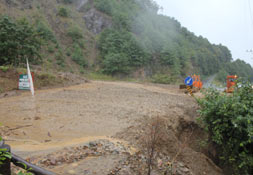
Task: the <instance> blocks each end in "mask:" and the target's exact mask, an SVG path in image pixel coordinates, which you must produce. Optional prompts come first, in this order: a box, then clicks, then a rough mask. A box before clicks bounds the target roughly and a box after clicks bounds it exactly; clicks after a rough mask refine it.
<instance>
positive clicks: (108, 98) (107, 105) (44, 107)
mask: <svg viewBox="0 0 253 175" xmlns="http://www.w3.org/2000/svg"><path fill="white" fill-rule="evenodd" d="M180 98H186V101H185V102H187V100H188V101H191V98H190V97H189V99H187V96H185V95H184V94H180V95H174V92H171V91H169V90H167V89H164V88H160V87H156V86H154V87H152V86H146V85H141V84H134V83H125V82H120V83H116V82H98V81H97V82H91V83H86V84H82V85H78V86H72V87H68V88H58V89H50V90H41V91H37V92H36V95H35V97H34V98H33V97H31V95H30V93H29V92H27V93H24V94H22V95H21V96H17V97H11V98H5V99H0V120H1V122H2V124H3V126H4V127H5V128H8V131H9V133H7V134H6V135H5V139H6V140H7V142H8V143H10V144H11V145H13V147H15V146H16V145H19V142H20V144H21V145H24V142H25V143H26V144H29V143H30V144H33V145H34V144H35V145H36V144H40V143H45V142H53V143H60V142H64V141H70V140H72V139H74V138H83V137H92V136H93V137H94V136H112V135H113V134H115V133H117V132H119V131H121V130H122V129H124V128H126V127H128V126H130V125H131V124H133V123H134V122H135V119H138V118H140V117H143V116H150V115H157V114H161V115H163V114H166V113H167V111H168V110H169V109H168V106H171V105H172V102H173V104H174V105H177V101H178V100H180ZM179 105H184V104H183V103H182V104H181V103H179ZM13 121H15V122H13Z"/></svg>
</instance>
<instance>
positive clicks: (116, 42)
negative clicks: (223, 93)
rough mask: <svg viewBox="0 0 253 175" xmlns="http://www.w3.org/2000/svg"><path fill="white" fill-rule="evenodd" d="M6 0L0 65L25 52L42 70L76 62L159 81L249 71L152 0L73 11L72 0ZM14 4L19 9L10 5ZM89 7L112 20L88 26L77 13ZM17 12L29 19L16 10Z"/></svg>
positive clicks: (97, 1)
mask: <svg viewBox="0 0 253 175" xmlns="http://www.w3.org/2000/svg"><path fill="white" fill-rule="evenodd" d="M6 3H7V4H8V5H9V6H13V9H12V8H10V9H11V10H13V14H14V15H13V14H12V15H11V17H10V16H9V17H8V16H1V18H0V44H1V45H0V46H1V47H0V66H1V65H6V64H13V65H19V64H20V63H23V62H24V60H25V58H29V60H31V62H33V64H41V65H43V66H46V68H47V69H48V68H55V67H56V68H59V69H61V70H64V71H68V70H69V71H72V67H76V66H72V64H71V63H73V62H75V63H76V64H77V65H79V66H77V67H78V68H79V69H80V71H83V70H85V69H89V70H94V68H95V69H96V71H97V70H102V72H103V73H106V74H109V75H119V74H120V75H124V76H125V75H130V76H131V75H132V74H134V73H135V72H136V71H140V70H141V71H142V72H143V73H144V75H145V76H147V77H152V78H153V81H154V82H158V83H159V82H160V83H169V82H173V81H177V80H181V79H182V78H184V77H185V76H187V75H189V74H194V73H195V74H200V75H203V76H209V75H212V74H216V73H218V74H217V75H218V76H217V80H219V81H224V79H225V77H226V75H228V74H237V75H238V76H240V77H246V78H250V77H249V76H250V75H252V74H253V69H252V68H251V66H250V65H249V64H246V63H245V62H244V61H241V60H237V61H232V56H231V53H230V51H229V50H228V48H227V47H226V46H223V45H215V44H211V43H210V42H209V41H208V40H207V39H206V38H204V37H202V36H196V35H194V33H192V32H190V31H188V30H187V29H186V28H185V27H182V26H181V24H180V23H179V22H178V21H177V20H176V19H174V18H171V17H168V16H164V15H160V14H158V10H159V7H158V5H157V4H156V3H155V2H154V1H153V0H93V1H91V0H90V1H87V3H86V4H85V5H84V6H85V7H82V8H81V7H80V9H81V10H79V11H78V12H77V11H76V9H77V7H76V5H77V4H78V3H80V1H77V0H51V1H49V0H45V1H37V0H34V1H27V2H26V3H28V4H29V3H30V5H31V9H32V10H31V11H29V10H27V12H26V10H24V9H23V8H24V7H22V6H23V5H25V4H26V3H23V1H21V0H16V1H15V2H14V1H6ZM1 4H4V2H1ZM18 4H19V5H18ZM18 6H21V7H22V8H21V9H22V10H21V11H16V9H15V8H17V7H18ZM6 7H7V6H6ZM51 7H52V8H51ZM78 8H79V7H78ZM90 9H96V10H97V11H100V12H102V13H100V12H99V13H98V14H99V15H101V16H100V18H101V19H102V18H103V17H104V18H106V19H109V20H110V22H111V23H112V25H110V27H107V28H104V29H103V31H102V32H101V33H99V34H96V35H94V34H92V32H87V31H88V30H87V28H86V27H87V26H88V25H86V26H85V22H86V21H84V20H83V15H84V14H87V13H89V10H90ZM0 10H1V8H0ZM22 11H24V14H25V15H23V17H27V19H29V20H24V19H22V20H20V18H19V17H17V16H19V13H23V12H22ZM26 13H27V14H26ZM10 14H11V13H10ZM3 15H4V14H3ZM89 15H91V14H89ZM95 20H96V19H94V24H91V25H90V26H92V25H96V23H97V22H96V21H95ZM99 22H101V21H99ZM99 22H98V23H99ZM93 44H94V45H93ZM94 53H96V54H94ZM97 57H99V58H98V59H96V58H97ZM88 60H89V62H88Z"/></svg>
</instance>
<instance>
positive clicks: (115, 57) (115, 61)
mask: <svg viewBox="0 0 253 175" xmlns="http://www.w3.org/2000/svg"><path fill="white" fill-rule="evenodd" d="M128 60H129V59H128V57H127V55H125V54H124V53H110V54H108V55H106V56H105V59H104V60H103V72H104V73H106V74H111V75H115V74H118V73H120V74H127V73H129V71H130V67H129V61H128Z"/></svg>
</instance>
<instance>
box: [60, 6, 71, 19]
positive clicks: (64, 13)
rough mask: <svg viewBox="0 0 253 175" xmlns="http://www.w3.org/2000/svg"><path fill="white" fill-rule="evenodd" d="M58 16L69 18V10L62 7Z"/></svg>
mask: <svg viewBox="0 0 253 175" xmlns="http://www.w3.org/2000/svg"><path fill="white" fill-rule="evenodd" d="M58 15H59V16H61V17H68V16H69V13H68V10H67V9H66V8H64V7H61V8H60V9H59V11H58Z"/></svg>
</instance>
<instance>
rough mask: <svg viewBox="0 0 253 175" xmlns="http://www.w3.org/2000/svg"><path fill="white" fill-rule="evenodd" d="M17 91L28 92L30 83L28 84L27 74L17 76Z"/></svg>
mask: <svg viewBox="0 0 253 175" xmlns="http://www.w3.org/2000/svg"><path fill="white" fill-rule="evenodd" d="M18 89H19V90H30V82H29V79H28V75H27V74H20V75H19V82H18Z"/></svg>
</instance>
